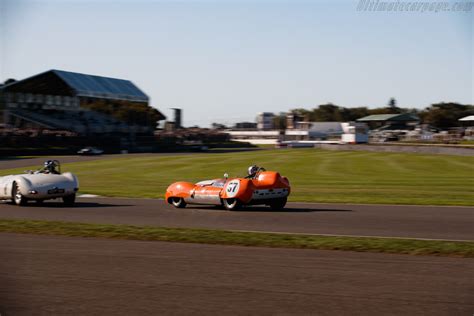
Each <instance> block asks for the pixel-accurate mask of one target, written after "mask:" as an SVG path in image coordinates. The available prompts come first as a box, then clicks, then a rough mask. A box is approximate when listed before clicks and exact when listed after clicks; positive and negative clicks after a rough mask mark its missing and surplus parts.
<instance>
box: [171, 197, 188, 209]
mask: <svg viewBox="0 0 474 316" xmlns="http://www.w3.org/2000/svg"><path fill="white" fill-rule="evenodd" d="M170 202H171V204H172V205H173V206H174V207H176V208H184V207H186V202H184V199H183V198H180V197H172V198H170Z"/></svg>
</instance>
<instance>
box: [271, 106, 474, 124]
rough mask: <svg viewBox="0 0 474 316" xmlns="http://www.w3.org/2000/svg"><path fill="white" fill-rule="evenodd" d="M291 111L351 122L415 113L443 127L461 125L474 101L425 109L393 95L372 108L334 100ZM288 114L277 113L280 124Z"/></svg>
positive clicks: (473, 111) (471, 112) (425, 121)
mask: <svg viewBox="0 0 474 316" xmlns="http://www.w3.org/2000/svg"><path fill="white" fill-rule="evenodd" d="M290 113H292V114H294V115H297V116H298V117H299V118H302V119H304V120H307V121H310V122H349V121H356V120H357V119H360V118H362V117H364V116H368V115H373V114H402V113H411V114H414V115H416V116H418V117H419V118H420V123H421V124H428V125H431V126H433V127H437V128H440V129H447V128H450V127H457V126H461V122H459V121H458V120H459V119H460V118H462V117H465V116H469V115H474V105H466V104H459V103H454V102H447V103H445V102H441V103H435V104H432V105H431V106H429V107H427V108H425V109H422V110H420V109H415V108H401V107H398V106H397V103H396V100H395V99H390V101H389V102H388V104H387V106H385V107H380V108H375V109H369V108H367V107H354V108H346V107H343V106H338V105H335V104H332V103H327V104H321V105H319V106H317V107H315V108H314V109H312V110H308V109H304V108H295V109H292V110H290ZM285 115H286V114H284V113H281V114H279V115H277V116H276V117H275V122H274V123H275V126H276V127H277V128H285V127H286V119H285V118H284V116H285Z"/></svg>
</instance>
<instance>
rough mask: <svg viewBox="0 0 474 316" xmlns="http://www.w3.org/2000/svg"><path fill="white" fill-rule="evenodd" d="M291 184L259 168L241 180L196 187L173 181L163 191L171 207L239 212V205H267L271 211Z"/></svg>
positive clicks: (280, 204) (282, 204) (280, 205)
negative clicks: (209, 207)
mask: <svg viewBox="0 0 474 316" xmlns="http://www.w3.org/2000/svg"><path fill="white" fill-rule="evenodd" d="M290 190H291V188H290V183H289V181H288V179H287V178H286V177H283V176H281V175H280V174H279V173H278V172H276V171H266V170H265V169H264V168H260V167H258V166H251V167H249V169H248V176H246V177H244V178H229V177H228V175H227V174H225V175H224V178H222V179H215V180H206V181H201V182H198V183H196V184H194V183H189V182H175V183H173V184H172V185H170V186H169V187H168V189H166V195H165V200H166V201H167V202H168V203H170V204H172V205H173V206H174V207H177V208H183V207H185V206H186V204H207V205H220V206H222V205H223V206H224V207H225V208H226V209H228V210H236V209H239V208H240V207H241V206H242V205H257V204H260V205H261V204H263V205H268V206H270V207H271V208H272V209H282V208H283V207H285V204H286V200H287V198H288V195H289V194H290Z"/></svg>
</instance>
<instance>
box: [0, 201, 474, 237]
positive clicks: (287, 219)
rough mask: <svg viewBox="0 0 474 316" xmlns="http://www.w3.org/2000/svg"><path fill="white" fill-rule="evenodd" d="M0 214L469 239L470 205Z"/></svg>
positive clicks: (95, 205)
mask: <svg viewBox="0 0 474 316" xmlns="http://www.w3.org/2000/svg"><path fill="white" fill-rule="evenodd" d="M0 218H9V219H37V220H59V221H73V222H85V223H101V224H130V225H153V226H166V227H193V228H211V229H227V230H247V231H265V232H289V233H308V234H335V235H357V236H385V237H412V238H428V239H447V240H474V229H473V227H474V208H472V207H430V206H388V205H349V204H314V203H288V205H287V207H286V208H285V209H283V210H282V211H271V210H270V208H268V207H258V206H256V207H248V208H245V209H243V210H240V211H226V210H224V209H219V208H216V207H212V206H211V207H208V206H198V207H189V206H188V207H186V208H184V209H175V208H174V207H172V206H171V205H169V204H167V203H165V202H164V201H163V200H157V199H156V200H154V199H126V198H78V201H77V203H76V206H75V207H64V206H63V205H62V203H61V202H60V201H59V200H58V201H57V202H56V201H46V202H45V203H44V204H43V205H42V206H38V205H35V203H34V202H30V203H29V204H28V206H25V207H18V206H16V205H12V204H9V203H6V202H1V203H0Z"/></svg>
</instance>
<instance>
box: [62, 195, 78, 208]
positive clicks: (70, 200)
mask: <svg viewBox="0 0 474 316" xmlns="http://www.w3.org/2000/svg"><path fill="white" fill-rule="evenodd" d="M74 202H76V195H75V194H71V195H66V196H63V203H64V205H66V206H73V205H74Z"/></svg>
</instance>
